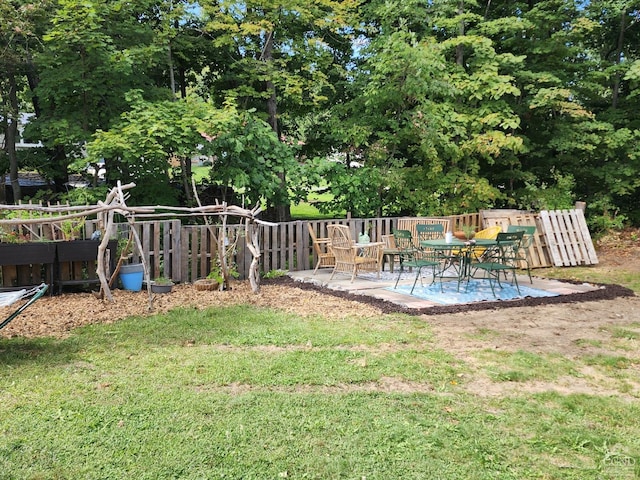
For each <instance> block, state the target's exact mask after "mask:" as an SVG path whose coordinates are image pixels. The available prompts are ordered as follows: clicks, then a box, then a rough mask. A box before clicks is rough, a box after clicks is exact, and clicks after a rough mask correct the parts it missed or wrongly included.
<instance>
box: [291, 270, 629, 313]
mask: <svg viewBox="0 0 640 480" xmlns="http://www.w3.org/2000/svg"><path fill="white" fill-rule="evenodd" d="M397 276H398V273H397V272H395V273H391V272H388V271H383V272H381V274H380V279H378V278H376V275H375V273H365V274H360V275H358V276H357V277H356V279H355V280H354V281H353V282H351V281H350V275H346V274H341V273H336V275H335V276H334V277H333V279H332V280H329V278H330V277H331V269H321V270H318V271H317V272H316V273H315V275H314V273H313V270H305V271H298V272H290V273H289V277H291V278H292V279H293V280H294V281H296V282H302V283H304V284H309V285H313V286H315V287H317V288H322V289H324V290H326V291H327V292H328V293H332V292H333V293H335V294H339V295H340V296H343V295H344V294H350V295H356V296H362V295H364V296H367V297H370V298H374V299H377V300H382V301H385V302H389V303H391V304H394V305H396V306H398V307H401V309H406V310H410V311H416V312H420V313H440V312H442V313H446V312H452V311H460V310H466V309H470V310H477V309H484V308H499V307H507V306H520V305H540V304H545V303H558V302H569V301H583V300H585V301H586V300H596V299H601V298H603V297H605V298H606V297H611V296H613V297H615V296H617V293H616V291H617V288H616V287H617V286H616V285H611V286H609V285H608V286H602V285H596V284H589V283H580V284H577V283H572V282H568V281H561V280H555V279H547V278H539V277H535V276H534V277H533V283H530V282H529V278H528V277H527V276H526V275H518V284H519V286H520V294H518V292H517V290H516V288H515V286H513V285H511V283H509V282H503V283H502V286H503V288H502V289H500V288H499V287H496V296H494V295H493V294H492V292H491V289H490V287H489V284H488V282H486V281H483V280H471V282H470V283H469V285H467V284H466V282H463V283H461V284H460V289H459V291H458V288H457V287H458V284H457V280H456V279H453V278H452V279H451V280H445V281H444V282H443V285H442V287H441V286H440V282H439V281H437V282H435V283H433V284H432V282H431V281H432V279H431V277H430V276H429V275H428V274H423V278H422V284H421V281H420V280H418V283H417V284H416V287H415V290H414V292H413V294H410V291H411V287H412V285H413V281H414V279H415V273H412V272H404V273H403V274H402V276H401V279H400V281H399V282H398V286H397V288H394V285H395V282H396V278H397ZM607 290H609V291H608V292H607Z"/></svg>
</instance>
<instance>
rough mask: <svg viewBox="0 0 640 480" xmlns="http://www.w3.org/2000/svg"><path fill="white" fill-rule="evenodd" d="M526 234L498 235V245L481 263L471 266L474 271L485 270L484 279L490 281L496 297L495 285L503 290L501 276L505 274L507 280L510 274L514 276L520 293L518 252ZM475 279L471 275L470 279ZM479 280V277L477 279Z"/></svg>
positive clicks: (483, 257) (489, 250)
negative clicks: (517, 272)
mask: <svg viewBox="0 0 640 480" xmlns="http://www.w3.org/2000/svg"><path fill="white" fill-rule="evenodd" d="M523 235H524V232H512V233H506V232H505V233H498V236H497V237H496V242H497V244H496V245H495V246H492V247H488V248H487V249H486V250H485V252H484V254H483V256H482V261H481V262H476V263H473V264H472V265H471V268H473V271H474V272H475V271H478V270H483V271H484V272H485V274H484V278H486V279H487V280H489V285H490V286H491V293H493V296H494V297H495V296H496V291H495V283H496V282H497V283H498V286H499V287H500V288H502V284H501V283H500V274H501V273H504V274H505V278H506V276H507V273H508V272H511V273H512V275H513V284H514V285H515V286H516V289H517V290H518V294H519V293H520V286H519V285H518V278H517V276H516V270H517V268H518V266H517V252H518V250H520V243H521V242H522V237H523ZM472 276H473V277H475V274H474V275H470V277H472ZM476 278H477V277H476Z"/></svg>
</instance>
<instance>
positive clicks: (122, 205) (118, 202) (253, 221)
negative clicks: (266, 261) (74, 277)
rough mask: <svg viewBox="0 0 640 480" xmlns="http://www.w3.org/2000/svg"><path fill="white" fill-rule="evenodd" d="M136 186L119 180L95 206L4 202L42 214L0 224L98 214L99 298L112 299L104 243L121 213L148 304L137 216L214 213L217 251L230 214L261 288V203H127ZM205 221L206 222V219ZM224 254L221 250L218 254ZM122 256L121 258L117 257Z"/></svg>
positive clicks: (225, 273)
mask: <svg viewBox="0 0 640 480" xmlns="http://www.w3.org/2000/svg"><path fill="white" fill-rule="evenodd" d="M133 187H135V184H133V183H130V184H127V185H122V184H120V182H118V185H117V186H116V187H114V188H113V189H111V190H110V191H109V193H108V194H107V197H106V199H105V201H104V202H98V204H97V205H95V206H89V207H69V206H57V207H56V206H49V207H44V206H39V205H18V206H15V205H3V206H2V208H3V209H5V210H25V211H35V212H39V214H41V216H39V217H38V218H35V217H32V218H15V219H2V220H0V225H6V226H15V225H37V224H43V223H46V222H49V223H52V224H53V223H60V222H63V221H68V220H73V219H80V218H87V217H91V216H96V217H97V228H98V229H99V230H100V231H101V233H102V234H101V236H100V238H101V241H100V244H99V246H98V253H97V268H96V274H97V276H98V278H99V279H100V295H99V296H100V298H106V299H107V300H110V301H113V296H112V295H111V289H110V286H111V284H112V282H113V281H114V279H115V277H116V275H117V274H118V268H119V265H120V262H118V266H117V267H116V269H115V271H114V272H112V274H111V276H110V278H107V276H106V271H105V264H106V258H105V254H106V251H107V246H108V243H109V241H110V239H111V238H112V237H113V236H114V235H115V234H116V223H115V222H114V217H115V215H116V214H119V215H122V216H123V217H124V218H125V219H127V222H128V223H129V227H130V228H129V235H130V242H132V243H133V244H135V247H136V249H137V255H138V256H139V258H140V261H141V262H142V264H143V267H144V272H145V273H144V276H145V279H146V283H147V290H148V292H149V306H150V308H151V307H152V296H151V289H150V285H151V281H150V278H149V270H150V269H149V265H148V263H149V259H148V258H147V255H146V254H145V252H144V251H143V247H142V243H141V241H140V235H139V233H138V231H137V229H136V228H135V221H136V217H138V218H142V217H146V218H149V217H151V218H156V219H157V218H166V217H175V216H200V217H203V218H205V220H206V219H207V218H208V216H212V215H213V216H217V217H218V218H221V220H222V232H223V233H222V235H221V236H220V237H219V240H218V243H219V247H220V248H219V252H224V251H225V249H224V239H225V238H226V235H225V233H224V232H225V227H226V224H227V218H228V217H229V216H233V217H240V218H241V219H242V222H243V224H244V231H245V235H246V246H247V249H248V250H249V251H250V252H251V254H252V255H253V259H252V262H251V265H250V268H249V282H250V284H251V287H252V289H253V291H254V292H255V293H257V292H258V291H259V289H260V281H259V279H260V277H259V271H258V268H259V263H260V247H259V244H258V241H259V235H258V225H259V224H265V225H270V224H269V223H268V222H263V221H260V220H258V219H257V218H256V217H257V215H258V214H259V213H260V212H261V208H260V206H256V207H254V208H253V209H245V208H241V207H238V206H235V205H227V204H226V203H222V204H215V205H205V206H202V205H200V206H199V207H196V208H187V207H169V206H162V205H156V206H151V207H129V206H127V204H126V199H127V193H126V191H127V190H129V189H131V188H133ZM207 223H208V222H207ZM220 255H221V256H224V254H223V253H221V254H220ZM120 260H121V259H120ZM220 262H221V267H222V269H223V276H224V278H225V281H228V270H227V269H226V268H225V266H226V263H225V262H226V257H225V258H221V260H220Z"/></svg>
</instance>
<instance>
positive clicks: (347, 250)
mask: <svg viewBox="0 0 640 480" xmlns="http://www.w3.org/2000/svg"><path fill="white" fill-rule="evenodd" d="M327 230H328V231H329V238H330V239H331V251H332V252H333V255H334V256H335V258H336V264H335V266H334V267H333V272H332V273H331V277H330V278H329V280H331V279H333V276H334V275H335V274H336V272H342V273H350V274H351V281H352V282H353V281H354V280H355V278H356V275H357V274H358V273H359V272H361V271H366V272H376V273H377V274H378V278H380V270H381V269H382V255H383V247H384V243H383V242H372V243H367V244H356V243H355V242H354V241H353V240H352V239H351V232H350V230H349V227H348V226H346V225H328V226H327Z"/></svg>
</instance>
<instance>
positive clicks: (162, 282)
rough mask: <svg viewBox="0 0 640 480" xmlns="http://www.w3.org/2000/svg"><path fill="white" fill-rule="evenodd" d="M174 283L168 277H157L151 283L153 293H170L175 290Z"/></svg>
mask: <svg viewBox="0 0 640 480" xmlns="http://www.w3.org/2000/svg"><path fill="white" fill-rule="evenodd" d="M173 285H174V283H173V282H172V281H171V279H170V278H167V277H156V278H154V279H153V282H151V291H152V292H153V293H169V292H171V290H172V289H173Z"/></svg>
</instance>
